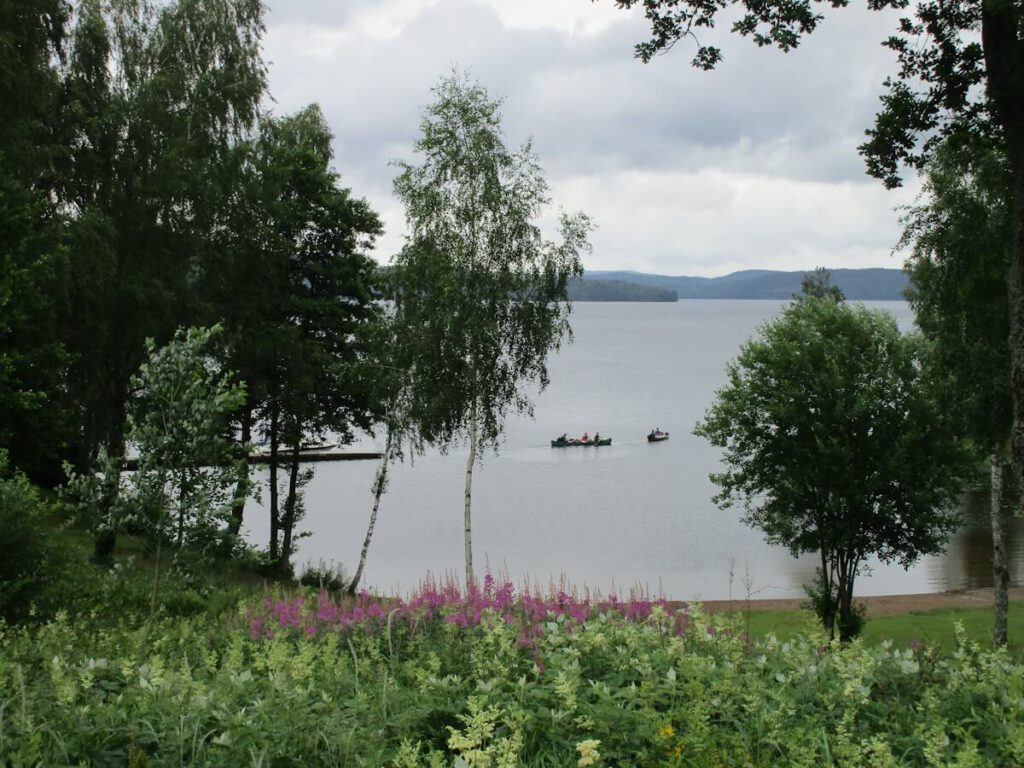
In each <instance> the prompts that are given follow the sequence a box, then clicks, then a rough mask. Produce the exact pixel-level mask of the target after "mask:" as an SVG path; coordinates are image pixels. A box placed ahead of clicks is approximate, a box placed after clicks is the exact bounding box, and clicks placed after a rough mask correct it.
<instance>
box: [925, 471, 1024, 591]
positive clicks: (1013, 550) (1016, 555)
mask: <svg viewBox="0 0 1024 768" xmlns="http://www.w3.org/2000/svg"><path fill="white" fill-rule="evenodd" d="M962 509H963V516H964V526H963V528H962V529H961V530H960V531H959V532H958V533H957V534H955V535H954V536H953V539H952V540H951V541H950V543H949V548H948V549H947V550H946V555H945V557H942V558H930V559H929V561H928V563H927V571H928V577H929V581H930V582H932V583H933V584H934V587H935V589H936V590H940V591H941V590H952V589H984V588H990V587H992V586H993V578H992V521H991V519H990V516H989V494H988V492H987V491H986V492H979V491H972V492H970V493H967V494H965V496H964V503H963V507H962ZM1003 520H1004V522H1003V525H1004V526H1005V527H1006V532H1007V548H1006V549H1007V561H1008V562H1009V566H1010V583H1011V584H1012V585H1013V586H1019V585H1021V584H1022V583H1024V519H1022V518H1020V517H1016V516H1015V515H1013V511H1012V509H1011V508H1010V507H1009V506H1005V507H1004V509H1003Z"/></svg>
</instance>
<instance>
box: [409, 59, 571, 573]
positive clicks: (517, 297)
mask: <svg viewBox="0 0 1024 768" xmlns="http://www.w3.org/2000/svg"><path fill="white" fill-rule="evenodd" d="M434 96H435V101H434V102H433V103H432V104H430V105H429V106H428V107H427V108H426V110H425V114H424V117H423V119H422V121H421V124H420V127H421V131H422V136H421V137H420V139H418V140H417V142H416V144H415V149H416V151H417V153H418V154H419V155H420V157H421V161H420V162H419V164H412V163H409V162H399V163H397V165H398V167H399V168H400V169H401V171H402V172H401V174H400V175H399V176H398V178H396V179H395V184H394V186H395V193H396V194H397V195H398V197H399V198H400V199H401V200H402V202H403V203H404V205H405V212H406V222H407V225H408V229H409V235H408V243H407V245H406V247H405V248H403V250H402V251H401V253H399V254H398V256H396V258H395V261H394V266H395V269H394V275H393V286H394V296H395V312H396V322H397V323H398V324H399V326H400V327H401V328H402V329H403V332H404V333H406V334H408V345H407V346H408V348H409V350H410V354H411V361H412V362H411V363H410V365H411V376H410V389H409V397H410V400H411V403H412V405H411V407H412V408H414V409H415V412H416V413H417V414H419V418H420V424H421V429H422V432H421V434H422V436H423V438H424V439H425V440H427V441H428V442H431V443H434V444H437V445H440V446H442V447H447V446H450V445H452V444H454V443H455V442H457V441H459V440H462V439H467V440H468V441H469V448H470V450H469V459H468V462H467V467H466V493H465V533H466V539H465V545H466V546H465V549H466V579H467V581H468V582H469V581H472V580H473V562H472V545H471V526H470V509H471V486H472V470H473V465H474V463H475V462H476V461H477V460H478V456H479V454H478V448H486V447H491V448H494V449H496V448H497V446H498V444H499V441H500V436H501V433H502V428H503V423H504V419H505V417H506V416H507V414H508V413H510V412H526V413H529V412H530V410H531V404H530V401H529V399H528V396H527V388H526V387H527V385H528V384H532V383H537V384H539V386H540V387H541V388H543V387H544V386H546V385H547V383H548V375H547V355H548V353H549V352H550V351H551V350H553V349H557V348H558V346H559V344H560V343H561V340H562V339H563V337H565V336H566V334H568V332H569V323H568V315H569V310H570V305H569V304H568V303H567V302H566V301H565V299H566V290H567V284H568V281H569V278H570V277H573V276H579V275H580V274H581V273H582V266H581V263H580V254H581V253H582V252H583V251H585V250H586V249H587V248H589V244H588V242H587V236H588V233H589V230H590V221H589V219H588V218H587V217H586V216H585V215H583V214H575V215H572V216H570V215H566V214H562V216H561V219H560V230H561V233H560V234H561V241H560V242H559V243H554V242H552V241H549V240H547V239H545V238H544V237H543V235H542V234H541V231H540V229H539V226H538V223H537V220H538V218H539V217H540V215H541V213H542V212H543V210H544V209H545V208H546V207H547V206H548V204H549V202H550V201H549V198H548V186H547V183H546V181H545V180H544V177H543V175H542V173H541V170H540V167H539V165H538V161H537V158H536V156H535V154H534V152H533V149H532V147H531V145H530V143H529V142H527V143H526V144H524V145H523V146H522V147H521V148H520V149H519V150H517V151H510V150H508V149H507V148H506V147H505V142H504V137H503V134H502V130H501V116H500V113H499V107H500V104H499V102H497V101H495V100H493V99H491V98H490V97H489V96H488V94H487V91H486V90H485V89H484V88H483V87H482V86H481V85H479V84H477V83H475V82H472V81H471V80H470V79H469V78H468V77H466V76H464V75H462V74H459V73H457V72H456V73H453V74H452V75H451V76H449V77H447V78H444V79H442V80H441V82H440V83H439V84H438V85H437V86H436V87H435V88H434Z"/></svg>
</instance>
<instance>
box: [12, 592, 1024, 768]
mask: <svg viewBox="0 0 1024 768" xmlns="http://www.w3.org/2000/svg"><path fill="white" fill-rule="evenodd" d="M108 578H116V576H110V577H108ZM228 594H230V591H225V592H222V593H221V595H222V597H223V596H226V595H228ZM234 595H235V596H236V597H237V598H238V599H237V602H236V604H235V605H233V606H230V607H226V606H224V603H223V602H222V603H220V606H221V607H220V609H219V610H215V609H212V608H211V607H210V606H209V604H202V603H199V604H192V605H191V606H189V605H187V604H177V605H175V604H171V603H166V604H164V605H163V606H162V607H161V609H160V611H159V612H158V614H157V615H154V616H152V617H150V618H148V619H147V620H140V617H139V614H135V613H132V612H131V611H130V610H129V611H127V612H125V613H122V614H120V615H116V616H115V615H113V614H108V615H106V616H105V617H103V618H101V617H100V616H98V615H94V614H90V615H81V614H79V615H75V616H72V615H71V614H70V613H68V612H60V613H58V614H57V615H56V616H55V617H54V618H53V619H52V620H50V621H48V622H46V623H44V624H41V625H38V626H26V627H21V628H13V627H6V628H4V629H3V630H2V632H0V752H2V753H3V754H4V756H5V760H6V763H7V764H9V765H15V766H22V765H40V764H43V765H58V764H60V765H119V766H120V765H132V766H158V765H171V764H174V765H184V764H201V765H225V766H228V765H231V766H234V765H372V766H379V765H394V766H420V765H423V766H534V765H537V766H566V765H577V766H588V765H590V766H598V765H606V766H613V765H658V766H713V765H735V766H770V765H803V766H820V765H849V766H863V765H871V766H897V765H921V766H940V765H941V766H946V765H964V766H967V765H977V766H981V765H1014V764H1020V763H1021V761H1022V760H1024V728H1021V725H1020V721H1021V701H1022V700H1024V666H1022V664H1021V663H1020V660H1019V658H1015V657H1014V656H1012V655H1011V654H1010V653H1009V652H1008V651H1006V650H1000V651H996V652H991V651H987V650H982V646H981V645H980V644H979V643H978V642H975V641H972V640H970V639H969V638H968V637H967V633H966V631H965V630H964V628H963V627H962V626H961V625H959V624H957V625H955V630H954V631H955V633H956V637H955V647H954V648H953V649H952V650H951V651H949V652H945V651H940V650H938V649H936V648H935V647H932V646H930V645H927V644H913V645H906V644H903V643H895V642H892V641H886V642H883V643H873V642H872V643H868V642H864V641H862V640H857V641H854V642H852V643H849V644H847V645H840V644H839V643H830V642H829V641H828V640H827V639H826V638H825V636H824V634H823V633H822V632H821V631H820V630H818V629H816V628H815V625H814V623H812V622H807V623H804V625H803V631H802V632H800V633H798V634H796V635H794V636H793V637H791V638H789V639H780V638H779V637H777V636H776V635H774V634H766V635H755V636H753V637H748V636H746V635H745V634H744V632H743V626H742V622H741V617H735V618H729V617H726V616H709V615H706V614H705V613H704V612H703V611H702V610H701V609H700V607H699V605H692V606H689V607H688V608H686V609H680V610H676V609H673V608H670V607H669V606H668V605H667V604H665V603H664V602H663V601H651V600H648V599H645V598H643V597H641V596H632V597H629V598H619V599H616V598H615V597H612V596H609V597H607V598H604V599H599V598H597V597H593V596H587V595H580V594H574V593H568V592H565V591H561V592H559V591H557V590H554V591H550V592H546V593H543V594H541V593H538V592H532V591H526V592H522V593H520V592H517V591H516V590H515V589H514V588H513V586H512V585H511V584H507V583H506V584H497V583H495V582H494V581H493V580H492V579H491V578H490V577H486V578H485V579H484V582H483V585H482V587H481V588H480V589H476V588H471V591H470V592H469V593H468V594H462V593H461V592H460V590H459V587H458V586H457V585H455V584H454V583H449V584H442V585H437V584H430V583H428V584H426V585H424V586H423V587H421V589H420V590H419V591H418V592H417V593H415V594H414V595H412V596H410V597H408V598H407V599H398V598H392V599H379V598H376V597H374V596H371V595H369V594H366V593H362V594H360V595H357V596H356V597H354V598H349V597H345V598H344V599H340V598H338V597H335V596H332V595H331V594H329V593H327V592H319V593H318V592H317V591H316V590H311V589H307V590H298V591H296V590H294V589H287V590H276V591H275V590H271V591H269V592H266V593H265V594H263V596H259V595H258V594H256V593H253V592H249V593H248V594H246V593H243V592H237V591H236V592H235V593H234ZM146 598H148V590H146V589H145V588H144V589H143V596H142V600H141V603H142V604H143V605H145V604H146ZM190 614H191V615H190Z"/></svg>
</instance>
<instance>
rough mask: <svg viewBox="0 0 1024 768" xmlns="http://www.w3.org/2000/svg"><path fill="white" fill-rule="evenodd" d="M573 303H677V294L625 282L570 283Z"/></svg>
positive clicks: (592, 280)
mask: <svg viewBox="0 0 1024 768" xmlns="http://www.w3.org/2000/svg"><path fill="white" fill-rule="evenodd" d="M569 299H570V300H571V301H675V300H676V292H675V291H670V290H666V289H664V288H655V287H653V286H650V285H640V284H639V283H630V282H626V281H624V280H597V279H592V278H589V277H585V278H584V279H582V280H578V279H577V280H571V281H569Z"/></svg>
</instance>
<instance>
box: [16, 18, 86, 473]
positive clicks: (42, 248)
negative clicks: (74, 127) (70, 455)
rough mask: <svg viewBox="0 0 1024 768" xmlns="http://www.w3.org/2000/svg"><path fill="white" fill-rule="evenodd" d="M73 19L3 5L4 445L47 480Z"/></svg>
mask: <svg viewBox="0 0 1024 768" xmlns="http://www.w3.org/2000/svg"><path fill="white" fill-rule="evenodd" d="M69 13H70V10H69V7H68V5H67V4H66V3H64V2H62V1H61V0H16V1H15V0H12V1H11V2H5V3H3V5H2V6H0V114H2V115H3V119H2V120H0V447H6V448H7V449H8V451H9V458H10V461H11V463H12V464H13V466H14V467H15V468H18V469H21V470H24V471H26V472H28V473H29V474H30V475H31V476H32V477H33V479H35V480H38V481H46V482H50V483H55V482H57V481H59V471H60V460H59V457H60V455H61V452H62V450H63V449H64V447H65V444H66V443H67V442H68V439H69V436H70V431H71V428H72V424H71V420H70V419H69V418H68V413H67V410H66V409H65V408H64V407H63V402H62V392H63V388H64V371H65V367H66V365H67V356H66V355H65V354H64V349H63V346H62V345H61V343H60V336H59V333H58V326H57V323H56V321H55V318H56V315H57V313H58V311H59V308H60V305H61V298H62V295H63V290H62V285H63V283H62V277H63V274H64V272H65V269H66V260H67V250H66V248H65V245H64V241H63V230H64V217H63V216H62V215H61V212H60V209H59V208H58V206H57V205H55V202H54V199H53V195H52V194H51V193H52V190H53V186H54V174H53V171H54V167H55V164H56V163H55V161H56V158H57V156H58V155H59V153H60V151H61V150H60V142H59V135H58V131H57V130H56V126H57V116H58V115H59V114H60V77H59V74H58V71H57V67H56V66H55V64H56V62H59V61H60V60H61V59H62V57H63V56H64V53H65V44H66V31H67V29H66V28H67V23H68V16H69Z"/></svg>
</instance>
